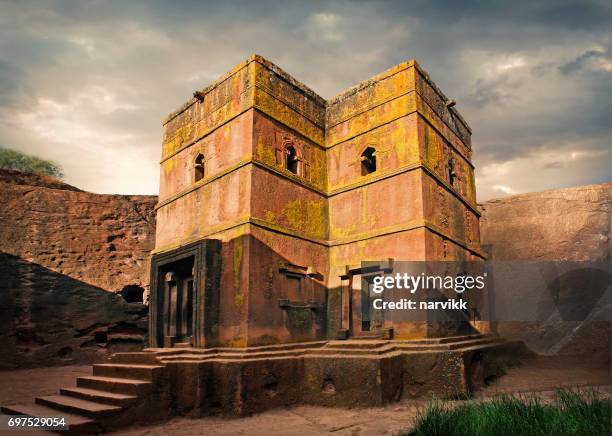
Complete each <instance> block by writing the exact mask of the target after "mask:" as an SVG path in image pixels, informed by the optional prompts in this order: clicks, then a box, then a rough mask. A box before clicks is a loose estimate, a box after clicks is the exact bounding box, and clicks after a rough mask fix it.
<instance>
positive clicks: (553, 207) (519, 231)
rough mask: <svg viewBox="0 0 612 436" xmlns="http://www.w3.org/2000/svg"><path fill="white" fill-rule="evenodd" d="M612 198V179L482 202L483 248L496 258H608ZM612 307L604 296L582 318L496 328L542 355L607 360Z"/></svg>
mask: <svg viewBox="0 0 612 436" xmlns="http://www.w3.org/2000/svg"><path fill="white" fill-rule="evenodd" d="M611 202H612V183H604V184H601V185H588V186H579V187H576V188H567V189H557V190H550V191H544V192H534V193H529V194H521V195H516V196H513V197H509V198H505V199H501V200H491V201H488V202H486V203H483V204H481V205H480V209H481V211H482V220H481V233H482V244H483V248H484V249H485V250H486V251H487V252H488V253H489V254H490V256H491V260H493V261H527V262H533V261H543V262H545V261H558V262H562V261H570V262H609V261H610V255H611V252H612V251H611V242H610V228H611V224H610V223H611V221H610V204H611ZM576 301H580V300H576ZM611 310H612V306H610V301H605V300H602V301H600V302H599V303H598V304H596V305H595V307H594V308H593V311H592V312H591V313H590V314H589V315H588V316H587V317H586V318H585V319H584V321H571V322H570V321H566V322H563V321H560V320H549V321H546V322H538V323H535V322H529V323H528V322H518V321H515V322H512V321H506V322H501V323H499V324H498V327H497V328H498V332H499V333H500V334H501V335H502V336H504V337H507V338H511V339H518V340H523V341H525V342H526V343H527V345H528V346H530V347H531V348H532V349H534V350H535V351H538V352H541V353H560V354H570V355H588V356H591V358H592V359H596V360H603V361H609V360H610V358H611V356H612V350H611V349H610V346H611V343H612V327H611V323H610V321H609V316H610V315H609V314H610V311H611Z"/></svg>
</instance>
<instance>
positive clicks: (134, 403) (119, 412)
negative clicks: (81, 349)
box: [3, 353, 165, 434]
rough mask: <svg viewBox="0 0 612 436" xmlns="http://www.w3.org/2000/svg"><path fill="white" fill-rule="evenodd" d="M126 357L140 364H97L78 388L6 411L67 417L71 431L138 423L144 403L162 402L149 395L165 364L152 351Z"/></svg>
mask: <svg viewBox="0 0 612 436" xmlns="http://www.w3.org/2000/svg"><path fill="white" fill-rule="evenodd" d="M124 358H127V360H132V361H133V362H138V363H102V364H96V365H93V375H91V376H84V377H78V378H77V386H76V387H67V388H62V389H60V392H59V395H48V396H42V397H37V398H36V399H35V404H33V405H27V406H21V405H20V406H7V407H5V408H3V411H5V413H11V414H22V415H28V416H33V417H36V416H37V417H54V416H56V417H57V416H67V417H69V418H70V419H69V425H70V426H71V428H70V433H71V434H86V433H100V432H103V431H105V430H109V429H112V428H116V427H117V426H118V425H125V424H129V423H134V422H137V419H138V418H139V417H141V418H142V410H141V409H142V407H143V405H144V407H147V406H146V405H147V404H149V405H150V404H155V401H158V400H156V399H155V398H149V396H150V395H152V394H154V392H156V391H154V389H153V387H154V386H158V385H159V384H160V383H159V380H161V379H163V376H164V370H165V367H164V366H163V365H160V364H159V362H158V361H157V359H155V356H153V359H152V358H151V356H149V353H125V355H124ZM143 362H144V363H143ZM153 362H154V363H155V364H152V363H153ZM151 401H153V403H151ZM138 410H140V412H138Z"/></svg>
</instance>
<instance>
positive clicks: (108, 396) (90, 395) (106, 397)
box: [60, 388, 138, 406]
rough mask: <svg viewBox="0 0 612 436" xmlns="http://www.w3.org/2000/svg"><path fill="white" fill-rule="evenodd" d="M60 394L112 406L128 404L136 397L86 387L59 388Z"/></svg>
mask: <svg viewBox="0 0 612 436" xmlns="http://www.w3.org/2000/svg"><path fill="white" fill-rule="evenodd" d="M60 394H62V395H67V396H69V397H75V398H80V399H82V400H88V401H96V402H98V403H103V404H110V405H113V406H128V405H130V404H132V403H133V402H134V401H136V399H137V398H138V397H137V396H135V395H126V394H117V393H114V392H107V391H101V390H98V389H88V388H61V389H60Z"/></svg>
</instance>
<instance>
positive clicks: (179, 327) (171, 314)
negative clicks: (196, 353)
mask: <svg viewBox="0 0 612 436" xmlns="http://www.w3.org/2000/svg"><path fill="white" fill-rule="evenodd" d="M193 267H194V258H193V256H189V257H187V258H185V259H181V260H178V261H176V262H172V263H169V264H167V265H164V266H163V267H162V272H163V277H164V279H163V284H162V286H163V291H162V292H163V295H162V298H163V300H164V305H163V330H164V346H166V347H172V346H191V345H193V331H194V327H193V320H194V316H193V307H194V306H193V301H194V293H195V292H196V290H195V288H194V280H193V275H194V271H193Z"/></svg>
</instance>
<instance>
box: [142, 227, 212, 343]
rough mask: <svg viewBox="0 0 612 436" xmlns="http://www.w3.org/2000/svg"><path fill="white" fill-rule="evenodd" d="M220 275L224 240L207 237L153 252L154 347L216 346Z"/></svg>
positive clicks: (151, 323) (151, 312)
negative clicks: (172, 248)
mask: <svg viewBox="0 0 612 436" xmlns="http://www.w3.org/2000/svg"><path fill="white" fill-rule="evenodd" d="M220 279H221V242H220V241H215V240H212V239H207V240H203V241H200V242H194V243H192V244H189V245H185V246H183V247H179V248H177V249H175V250H171V251H167V252H164V253H158V254H153V256H152V258H151V297H150V303H149V340H150V344H151V347H155V348H157V347H194V348H206V347H210V346H214V345H215V341H216V327H215V326H216V325H217V323H218V317H219V289H220Z"/></svg>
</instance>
